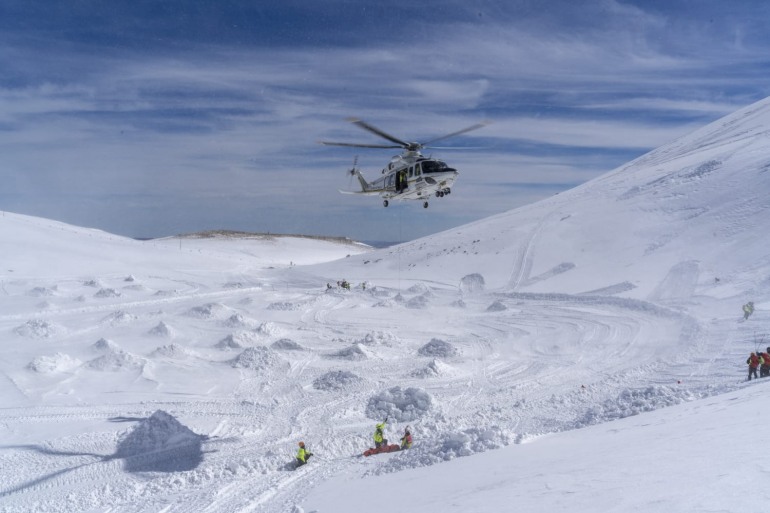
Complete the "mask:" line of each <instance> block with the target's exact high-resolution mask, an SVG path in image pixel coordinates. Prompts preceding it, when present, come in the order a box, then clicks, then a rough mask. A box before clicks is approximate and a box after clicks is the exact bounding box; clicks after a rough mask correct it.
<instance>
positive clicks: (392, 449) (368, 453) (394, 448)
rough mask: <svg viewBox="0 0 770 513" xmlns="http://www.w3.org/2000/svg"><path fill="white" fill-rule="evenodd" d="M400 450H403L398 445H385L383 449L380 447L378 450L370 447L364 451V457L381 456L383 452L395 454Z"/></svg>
mask: <svg viewBox="0 0 770 513" xmlns="http://www.w3.org/2000/svg"><path fill="white" fill-rule="evenodd" d="M399 450H401V446H399V445H398V444H391V445H383V446H382V447H379V448H377V449H374V448H372V447H370V448H368V449H367V450H365V451H364V456H371V455H373V454H380V453H383V452H395V451H399Z"/></svg>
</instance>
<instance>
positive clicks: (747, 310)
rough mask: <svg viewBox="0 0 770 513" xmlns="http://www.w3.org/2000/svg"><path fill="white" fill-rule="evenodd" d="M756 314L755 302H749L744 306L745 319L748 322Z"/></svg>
mask: <svg viewBox="0 0 770 513" xmlns="http://www.w3.org/2000/svg"><path fill="white" fill-rule="evenodd" d="M753 313H754V301H749V302H748V303H746V304H745V305H743V319H744V320H747V319H748V318H749V316H750V315H751V314H753Z"/></svg>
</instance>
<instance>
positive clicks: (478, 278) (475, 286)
mask: <svg viewBox="0 0 770 513" xmlns="http://www.w3.org/2000/svg"><path fill="white" fill-rule="evenodd" d="M484 287H485V283H484V277H483V276H482V275H480V274H478V273H473V274H468V275H465V276H463V277H462V278H461V279H460V292H461V293H462V294H463V295H466V294H477V293H479V292H484Z"/></svg>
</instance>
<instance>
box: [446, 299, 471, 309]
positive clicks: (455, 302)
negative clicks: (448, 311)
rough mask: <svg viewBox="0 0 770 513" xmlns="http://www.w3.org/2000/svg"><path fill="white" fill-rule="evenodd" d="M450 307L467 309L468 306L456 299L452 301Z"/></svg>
mask: <svg viewBox="0 0 770 513" xmlns="http://www.w3.org/2000/svg"><path fill="white" fill-rule="evenodd" d="M450 306H454V307H455V308H467V307H468V305H467V304H466V303H465V301H463V300H462V299H458V300H457V301H452V304H451V305H450Z"/></svg>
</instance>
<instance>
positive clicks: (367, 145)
mask: <svg viewBox="0 0 770 513" xmlns="http://www.w3.org/2000/svg"><path fill="white" fill-rule="evenodd" d="M319 142H320V143H321V144H325V145H326V146H348V147H352V148H401V146H393V145H391V146H385V145H384V144H356V143H343V142H331V141H319Z"/></svg>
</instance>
